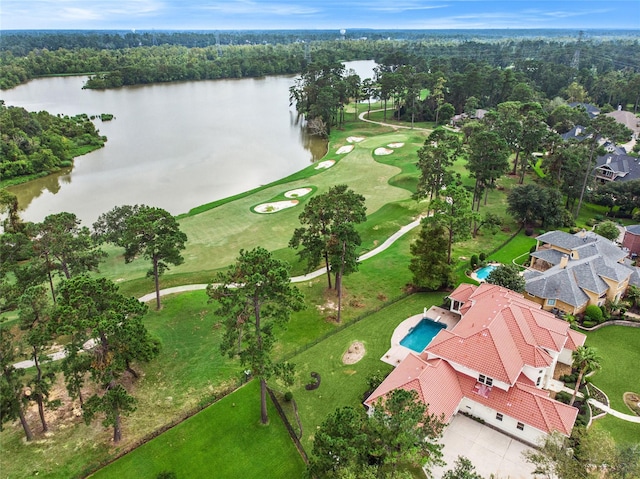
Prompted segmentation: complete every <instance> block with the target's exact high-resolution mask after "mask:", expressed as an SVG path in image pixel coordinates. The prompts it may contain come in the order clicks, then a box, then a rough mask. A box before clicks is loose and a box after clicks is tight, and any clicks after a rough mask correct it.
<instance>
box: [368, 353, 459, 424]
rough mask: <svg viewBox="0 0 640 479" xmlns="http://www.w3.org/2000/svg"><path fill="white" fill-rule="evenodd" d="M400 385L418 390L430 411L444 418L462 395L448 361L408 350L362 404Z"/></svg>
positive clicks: (452, 409) (370, 403)
mask: <svg viewBox="0 0 640 479" xmlns="http://www.w3.org/2000/svg"><path fill="white" fill-rule="evenodd" d="M399 388H402V389H407V390H415V391H417V392H418V396H419V397H420V399H421V400H422V401H423V402H424V403H425V404H427V405H428V406H429V413H430V414H435V415H436V416H440V415H443V416H444V421H445V422H449V419H450V418H451V416H452V415H453V413H455V412H456V410H457V408H458V404H460V401H461V400H462V397H463V395H462V391H461V389H460V384H459V381H458V374H457V373H456V371H455V370H454V369H453V368H452V367H451V366H449V364H447V363H446V362H445V361H442V360H440V359H435V360H430V361H425V360H423V359H421V358H420V357H418V356H417V355H415V354H413V353H411V354H409V355H408V356H407V357H406V358H405V359H404V360H403V361H402V362H401V363H400V364H399V365H398V367H396V368H395V369H394V370H393V371H392V372H391V374H389V375H388V376H387V377H386V378H385V380H384V381H383V382H382V384H380V386H378V388H377V389H376V390H375V391H374V392H373V393H372V394H371V396H369V397H368V398H367V400H366V401H365V404H366V405H367V406H371V405H373V404H375V402H376V401H377V400H378V399H379V398H381V397H383V396H385V395H387V394H388V393H390V392H391V391H393V390H394V389H399Z"/></svg>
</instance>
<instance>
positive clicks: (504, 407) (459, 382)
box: [365, 353, 578, 435]
mask: <svg viewBox="0 0 640 479" xmlns="http://www.w3.org/2000/svg"><path fill="white" fill-rule="evenodd" d="M399 388H402V389H407V390H415V391H417V393H418V396H419V397H420V399H421V400H422V401H424V402H425V403H426V404H428V406H429V413H431V414H435V415H436V416H440V415H443V419H444V421H445V422H449V421H450V419H451V416H452V415H453V414H454V413H455V412H457V410H458V406H459V404H460V401H461V400H462V398H463V397H467V398H469V399H471V400H473V401H475V402H477V403H480V404H483V405H484V406H487V407H490V408H492V409H494V410H495V411H497V412H500V413H502V414H504V415H505V416H509V417H512V418H514V419H516V420H517V421H519V422H521V423H523V424H527V425H529V426H532V427H534V428H536V429H539V430H541V431H544V432H547V433H548V432H551V431H560V432H561V433H562V434H565V435H569V434H571V428H572V427H573V424H574V422H575V420H576V417H577V415H578V410H577V409H576V408H575V407H572V406H568V405H566V404H563V403H560V402H558V401H554V400H553V399H551V398H550V397H549V393H548V392H547V391H543V390H541V389H538V388H536V387H535V385H533V383H532V382H531V381H530V380H529V379H528V378H527V377H526V376H521V377H520V378H519V380H518V382H517V383H516V384H515V385H514V386H513V387H511V388H510V389H509V391H504V390H502V389H500V388H496V387H493V388H491V387H488V386H485V385H484V384H480V383H478V382H477V381H476V379H475V378H472V377H470V376H467V375H465V374H462V373H458V372H456V371H455V370H454V369H453V368H452V367H451V366H449V364H447V362H446V361H442V360H439V359H436V360H429V361H425V360H423V359H422V358H420V357H418V356H417V355H415V354H413V353H411V354H410V355H409V356H407V357H406V358H405V359H404V360H403V361H402V363H400V365H398V367H397V368H396V369H394V370H393V371H392V372H391V373H390V374H389V376H387V378H386V379H385V380H384V381H383V382H382V384H380V386H379V387H378V388H377V389H376V390H375V391H374V392H373V394H371V396H369V397H368V398H367V400H366V401H365V404H366V405H367V406H372V405H373V404H375V402H376V401H377V400H378V399H379V398H381V397H384V396H386V395H387V394H388V393H390V392H391V391H393V390H394V389H399Z"/></svg>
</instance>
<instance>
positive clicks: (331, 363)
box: [291, 293, 444, 451]
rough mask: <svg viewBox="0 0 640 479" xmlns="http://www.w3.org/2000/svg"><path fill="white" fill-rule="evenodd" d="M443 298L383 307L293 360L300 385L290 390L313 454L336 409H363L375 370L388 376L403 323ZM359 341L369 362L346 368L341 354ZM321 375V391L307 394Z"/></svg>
mask: <svg viewBox="0 0 640 479" xmlns="http://www.w3.org/2000/svg"><path fill="white" fill-rule="evenodd" d="M443 296H444V293H429V294H414V295H412V296H409V297H407V298H406V299H403V300H400V301H398V302H397V303H395V304H393V305H391V306H389V307H387V308H384V309H383V310H381V311H379V312H377V313H375V314H373V315H371V316H369V317H367V318H366V319H365V320H363V321H360V322H358V323H356V324H353V325H351V326H349V327H347V328H345V329H343V330H342V331H340V332H338V333H336V334H334V335H333V336H331V337H329V338H328V339H326V340H324V341H322V342H321V343H319V344H317V345H315V346H313V347H312V348H310V349H308V350H307V351H305V352H303V353H301V354H298V355H297V356H295V357H293V358H292V359H291V361H292V362H293V363H295V364H296V383H295V385H294V386H293V388H291V391H292V392H293V397H294V399H295V400H296V402H297V404H298V409H299V413H300V418H301V420H302V425H303V436H302V443H303V445H304V446H305V448H306V449H307V451H311V449H312V440H313V434H314V431H315V430H316V428H317V427H318V426H319V425H320V424H321V423H322V421H323V420H324V419H325V417H326V416H327V415H328V414H329V413H331V412H333V411H334V410H335V409H336V408H337V407H340V406H346V405H351V406H354V407H358V406H359V405H360V404H361V403H362V400H363V396H362V395H363V393H364V392H365V391H366V390H367V379H368V377H369V376H370V375H371V374H373V373H375V372H376V371H381V372H382V373H384V374H385V375H386V374H387V373H388V372H389V371H391V369H392V367H391V366H389V365H387V364H385V363H383V362H382V361H380V358H381V357H382V356H383V355H384V353H385V352H386V351H387V350H388V349H389V347H390V346H391V334H392V333H393V330H394V329H395V328H396V326H397V325H398V324H400V323H401V322H402V321H404V320H405V319H407V318H408V317H410V316H413V315H415V314H418V313H420V312H421V311H422V310H423V308H424V307H425V306H426V307H429V306H431V305H434V304H440V303H441V302H442V299H443ZM354 341H361V342H362V343H363V344H364V346H365V350H366V354H365V356H364V358H363V359H362V360H361V361H359V362H358V363H356V364H353V365H345V364H343V363H342V355H343V354H344V353H345V351H346V350H347V349H348V348H349V345H350V344H351V343H352V342H354ZM312 371H315V372H318V373H319V374H320V377H321V384H320V387H319V388H318V389H316V390H314V391H307V390H306V389H305V388H304V386H305V384H307V383H309V382H310V380H311V376H310V373H311V372H312Z"/></svg>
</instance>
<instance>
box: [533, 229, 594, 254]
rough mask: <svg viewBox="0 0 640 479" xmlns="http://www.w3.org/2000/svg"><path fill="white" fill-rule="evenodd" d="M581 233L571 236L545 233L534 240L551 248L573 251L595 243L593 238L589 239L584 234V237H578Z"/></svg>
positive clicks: (563, 233)
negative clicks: (588, 243) (586, 244)
mask: <svg viewBox="0 0 640 479" xmlns="http://www.w3.org/2000/svg"><path fill="white" fill-rule="evenodd" d="M580 234H581V233H577V234H575V235H572V234H570V233H565V232H564V231H557V230H556V231H547V232H546V233H543V234H541V235H539V236H538V237H537V238H536V239H537V240H538V241H540V242H542V243H547V244H550V245H552V246H558V247H559V248H563V249H568V250H574V249H576V248H577V247H578V246H582V245H584V244H585V243H587V242H592V241H595V238H593V237H589V236H588V235H587V233H586V232H584V237H581V236H580Z"/></svg>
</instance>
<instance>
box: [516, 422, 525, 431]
mask: <svg viewBox="0 0 640 479" xmlns="http://www.w3.org/2000/svg"><path fill="white" fill-rule="evenodd" d="M516 427H517V428H518V430H520V431H524V424H522V423H521V422H519V423H518V425H517V426H516Z"/></svg>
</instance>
